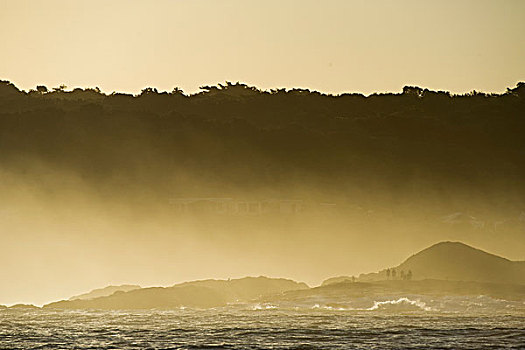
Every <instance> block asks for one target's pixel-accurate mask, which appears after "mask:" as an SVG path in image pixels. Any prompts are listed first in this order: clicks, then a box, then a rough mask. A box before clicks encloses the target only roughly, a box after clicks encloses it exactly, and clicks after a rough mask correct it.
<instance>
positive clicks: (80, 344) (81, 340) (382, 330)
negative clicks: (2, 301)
mask: <svg viewBox="0 0 525 350" xmlns="http://www.w3.org/2000/svg"><path fill="white" fill-rule="evenodd" d="M396 302H397V304H396ZM403 303H405V301H404V300H402V301H393V302H390V303H388V302H387V303H386V304H379V306H381V305H398V304H403ZM374 305H376V304H374ZM374 305H373V306H372V307H370V308H369V309H370V310H357V311H356V310H338V309H333V308H330V307H324V306H322V305H313V306H312V307H310V308H308V309H305V308H289V309H283V308H280V307H275V306H273V305H251V306H249V307H247V306H245V307H228V308H217V309H212V310H189V309H181V310H175V311H113V312H108V311H51V310H13V309H11V310H2V311H0V349H385V348H386V349H503V348H509V349H525V313H523V312H522V309H516V308H515V307H511V308H509V309H508V310H503V311H501V312H497V313H487V312H486V310H484V309H480V310H479V311H480V312H475V310H474V312H473V311H472V310H470V311H469V312H443V311H436V310H431V309H430V307H427V306H425V305H423V308H421V309H420V310H415V311H414V310H411V309H406V310H403V309H390V310H383V311H380V310H381V308H380V307H379V306H377V307H374Z"/></svg>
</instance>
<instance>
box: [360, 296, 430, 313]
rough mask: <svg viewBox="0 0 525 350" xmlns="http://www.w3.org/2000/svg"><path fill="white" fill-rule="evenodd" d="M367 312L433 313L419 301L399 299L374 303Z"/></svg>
mask: <svg viewBox="0 0 525 350" xmlns="http://www.w3.org/2000/svg"><path fill="white" fill-rule="evenodd" d="M367 310H369V311H375V310H378V311H420V310H423V311H433V309H432V308H431V307H429V306H427V304H425V303H424V302H422V301H420V300H410V299H408V298H399V299H397V300H387V301H374V305H373V306H372V307H370V308H368V309H367Z"/></svg>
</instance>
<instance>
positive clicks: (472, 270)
mask: <svg viewBox="0 0 525 350" xmlns="http://www.w3.org/2000/svg"><path fill="white" fill-rule="evenodd" d="M403 279H414V280H423V279H434V280H450V281H471V282H491V283H508V284H525V262H523V261H511V260H509V259H506V258H503V257H501V256H498V255H495V254H491V253H488V252H486V251H484V250H481V249H478V248H474V247H472V246H469V245H467V244H465V243H463V242H451V241H444V242H439V243H436V244H433V245H432V246H430V247H428V248H425V249H423V250H421V251H420V252H418V253H416V254H413V255H412V256H410V257H409V258H408V259H406V260H405V261H404V262H403V263H401V264H400V265H398V266H395V267H392V268H388V269H384V270H382V271H379V272H375V273H369V274H361V275H359V278H358V279H357V281H360V282H363V281H381V280H403ZM351 280H352V278H351V277H348V276H340V277H334V278H330V279H327V280H326V281H324V282H323V285H327V284H333V283H341V282H349V281H351Z"/></svg>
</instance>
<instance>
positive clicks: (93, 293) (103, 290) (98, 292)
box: [69, 284, 140, 300]
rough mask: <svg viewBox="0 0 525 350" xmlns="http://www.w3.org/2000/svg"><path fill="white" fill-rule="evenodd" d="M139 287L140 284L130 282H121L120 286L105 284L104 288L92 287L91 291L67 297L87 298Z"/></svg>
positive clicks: (75, 298)
mask: <svg viewBox="0 0 525 350" xmlns="http://www.w3.org/2000/svg"><path fill="white" fill-rule="evenodd" d="M139 288H140V286H137V285H131V284H123V285H120V286H107V287H105V288H99V289H93V290H92V291H91V292H88V293H84V294H80V295H75V296H72V297H71V298H69V300H77V299H82V300H87V299H94V298H100V297H107V296H109V295H111V294H113V293H115V292H129V291H132V290H135V289H139Z"/></svg>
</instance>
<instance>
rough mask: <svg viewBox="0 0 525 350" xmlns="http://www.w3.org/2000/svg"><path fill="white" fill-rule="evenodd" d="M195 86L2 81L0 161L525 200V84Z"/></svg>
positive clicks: (128, 179)
mask: <svg viewBox="0 0 525 350" xmlns="http://www.w3.org/2000/svg"><path fill="white" fill-rule="evenodd" d="M201 89H202V92H200V93H197V94H194V95H191V96H189V95H186V94H184V93H183V92H182V90H180V89H178V88H175V89H173V91H171V92H159V91H158V90H157V89H155V88H151V87H148V88H145V89H144V90H142V92H141V93H140V94H139V95H137V96H133V95H130V94H122V93H112V94H109V95H107V94H104V93H102V92H100V90H99V89H98V88H94V89H74V90H72V91H67V90H66V87H65V86H63V85H62V86H60V87H58V88H54V89H52V91H49V90H48V89H47V88H46V87H45V86H37V87H36V90H33V91H30V92H24V91H20V90H19V89H18V88H16V87H15V86H14V85H13V84H11V83H10V82H7V81H2V82H0V161H1V162H2V164H3V165H4V167H8V166H10V165H13V166H14V165H16V166H20V163H21V162H23V161H24V160H27V161H28V162H29V161H33V160H35V159H37V160H38V161H39V162H42V163H44V164H49V165H51V166H53V167H54V168H57V169H65V170H68V171H70V172H73V173H76V174H79V175H80V176H81V177H82V178H83V179H84V180H85V181H87V182H90V181H91V182H92V183H93V184H96V186H98V187H104V188H105V189H107V190H114V189H118V190H123V189H127V190H136V189H140V190H141V191H144V190H145V189H148V190H151V191H157V192H158V193H162V194H166V193H177V194H180V195H197V194H198V193H196V192H199V191H200V192H202V193H201V194H205V195H219V196H220V195H228V194H229V193H230V192H231V191H232V189H236V190H247V191H254V190H256V189H258V188H263V189H268V188H272V189H274V190H275V191H280V190H298V189H300V188H315V189H316V191H318V192H320V193H322V194H323V195H324V196H327V195H334V196H340V197H343V198H358V197H359V196H361V197H360V198H368V199H370V198H373V197H374V194H377V193H380V194H381V195H386V196H388V197H389V198H390V199H392V200H394V201H399V202H402V201H403V199H404V198H408V197H410V196H412V197H413V196H416V197H417V196H423V195H425V196H426V197H427V198H436V203H438V204H439V203H440V201H443V200H444V198H448V197H447V196H450V195H456V194H457V192H458V191H459V192H461V193H465V194H466V195H465V196H466V198H467V200H469V201H471V202H472V201H473V199H476V198H478V197H482V198H484V199H486V202H487V203H492V204H494V205H510V204H512V205H514V204H516V203H519V204H520V205H522V204H525V203H524V198H525V181H523V179H525V137H523V135H525V113H524V112H525V84H524V83H518V85H517V86H516V87H515V88H511V89H508V91H507V92H506V93H503V94H484V93H480V92H475V91H473V92H472V93H468V94H464V95H451V94H450V93H448V92H444V91H430V90H428V89H423V88H420V87H415V86H407V87H405V88H403V91H402V93H385V94H373V95H370V96H364V95H361V94H342V95H339V96H333V95H328V94H323V93H319V92H316V91H309V90H304V89H289V90H285V89H276V90H270V91H261V90H259V89H257V88H254V87H250V86H247V85H245V84H240V83H236V84H233V83H226V84H219V85H218V86H203V87H202V88H201ZM196 184H199V185H198V186H197V185H196ZM412 197H410V198H412ZM492 204H491V205H492ZM394 273H395V271H392V276H394Z"/></svg>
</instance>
